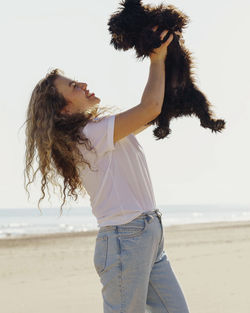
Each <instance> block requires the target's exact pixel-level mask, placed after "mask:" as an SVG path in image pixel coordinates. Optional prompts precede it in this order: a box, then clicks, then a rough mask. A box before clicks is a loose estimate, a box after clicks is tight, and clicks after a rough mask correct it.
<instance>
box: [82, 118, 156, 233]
mask: <svg viewBox="0 0 250 313" xmlns="http://www.w3.org/2000/svg"><path fill="white" fill-rule="evenodd" d="M95 120H97V122H93V121H90V122H89V123H88V124H87V125H86V126H85V127H84V128H83V129H82V131H83V133H84V134H85V136H86V137H87V138H88V139H90V141H91V143H92V145H93V146H94V148H95V149H96V154H95V152H94V150H93V151H88V150H87V149H86V148H85V146H84V145H79V149H80V151H81V152H82V153H83V157H84V159H85V160H88V162H89V163H90V164H91V165H92V170H94V171H91V169H90V168H89V167H88V165H86V167H85V168H84V169H83V168H82V169H81V170H80V177H81V180H82V184H83V186H84V188H85V189H86V191H87V193H88V194H89V196H90V202H91V207H92V212H93V214H94V215H95V217H96V218H97V222H98V226H99V227H102V226H107V225H121V224H125V223H128V222H130V221H132V220H133V219H134V218H136V217H137V216H139V215H140V214H141V213H143V212H147V211H151V210H155V209H156V203H155V197H154V192H153V187H152V182H151V178H150V175H149V170H148V166H147V162H146V159H145V155H144V152H143V149H142V147H141V145H140V144H139V142H138V140H137V139H136V137H135V135H134V134H130V135H128V136H127V137H124V138H122V139H121V140H119V141H117V142H116V143H115V145H114V141H113V136H114V122H115V115H109V116H105V117H104V118H96V119H95Z"/></svg>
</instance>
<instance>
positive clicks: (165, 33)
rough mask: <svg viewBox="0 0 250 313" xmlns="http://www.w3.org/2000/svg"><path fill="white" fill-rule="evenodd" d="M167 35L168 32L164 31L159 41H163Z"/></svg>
mask: <svg viewBox="0 0 250 313" xmlns="http://www.w3.org/2000/svg"><path fill="white" fill-rule="evenodd" d="M167 33H168V30H164V31H163V32H162V33H161V40H163V39H164V37H165V36H166V35H167Z"/></svg>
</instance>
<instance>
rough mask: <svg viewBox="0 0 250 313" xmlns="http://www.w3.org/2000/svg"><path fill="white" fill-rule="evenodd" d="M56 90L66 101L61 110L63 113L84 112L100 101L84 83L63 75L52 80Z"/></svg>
mask: <svg viewBox="0 0 250 313" xmlns="http://www.w3.org/2000/svg"><path fill="white" fill-rule="evenodd" d="M54 85H55V87H56V89H57V90H58V92H59V93H60V94H62V95H63V96H64V98H65V100H66V101H67V103H68V104H67V105H66V106H65V107H64V108H63V109H62V110H61V113H63V114H74V113H84V112H86V111H91V109H92V108H93V107H95V106H96V105H97V104H98V103H100V102H101V100H100V99H99V98H97V97H96V96H95V94H94V93H90V92H89V91H88V90H87V84H86V83H79V82H76V81H74V80H71V79H69V78H67V77H64V76H61V75H60V76H59V77H57V78H56V80H55V81H54Z"/></svg>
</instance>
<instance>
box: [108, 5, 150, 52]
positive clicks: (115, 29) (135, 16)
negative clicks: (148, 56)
mask: <svg viewBox="0 0 250 313" xmlns="http://www.w3.org/2000/svg"><path fill="white" fill-rule="evenodd" d="M120 5H121V8H119V9H118V11H116V12H115V13H114V14H112V15H111V17H110V20H109V22H108V26H109V32H110V33H111V35H112V39H111V42H110V44H112V45H114V47H115V48H116V49H118V50H120V49H123V50H128V49H131V48H133V46H134V45H135V41H136V39H137V38H138V33H139V32H140V31H141V28H142V27H141V24H140V25H138V23H137V21H138V20H139V19H140V17H141V16H142V15H144V9H143V7H142V5H141V0H125V1H123V2H121V3H120ZM140 21H141V19H140Z"/></svg>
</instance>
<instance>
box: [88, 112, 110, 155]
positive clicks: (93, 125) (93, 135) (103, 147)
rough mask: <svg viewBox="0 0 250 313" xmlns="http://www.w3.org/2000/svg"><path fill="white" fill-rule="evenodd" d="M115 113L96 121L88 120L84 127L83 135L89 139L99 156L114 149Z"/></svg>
mask: <svg viewBox="0 0 250 313" xmlns="http://www.w3.org/2000/svg"><path fill="white" fill-rule="evenodd" d="M114 126H115V115H110V116H105V117H104V118H101V119H100V120H99V121H96V122H89V123H88V124H87V125H86V126H85V127H84V128H83V132H84V134H85V136H86V137H87V138H88V139H89V140H90V141H91V144H92V145H93V146H94V148H95V149H96V152H97V154H98V155H99V156H102V155H104V154H105V153H106V152H108V151H112V150H114V149H115V146H114Z"/></svg>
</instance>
